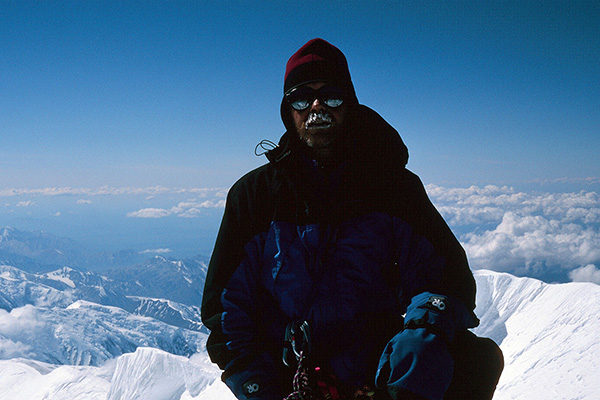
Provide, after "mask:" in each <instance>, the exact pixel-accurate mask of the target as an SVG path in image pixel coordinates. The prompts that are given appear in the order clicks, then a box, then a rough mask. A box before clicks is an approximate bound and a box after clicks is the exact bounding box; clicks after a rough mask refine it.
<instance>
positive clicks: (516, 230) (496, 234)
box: [427, 185, 600, 283]
mask: <svg viewBox="0 0 600 400" xmlns="http://www.w3.org/2000/svg"><path fill="white" fill-rule="evenodd" d="M427 190H428V192H429V194H430V196H431V199H432V201H433V202H434V203H435V204H436V206H437V207H438V209H439V211H440V213H441V214H442V215H443V216H444V217H445V218H446V220H447V221H448V223H449V225H450V226H451V227H452V228H453V230H455V232H462V234H460V235H459V240H460V241H461V242H462V244H463V246H464V247H465V250H466V251H467V254H468V256H469V262H470V264H471V266H472V268H474V269H481V268H488V269H493V270H497V271H506V272H511V273H515V274H517V275H529V276H535V277H541V278H546V279H549V280H551V279H556V278H557V277H561V276H563V277H565V278H566V277H569V278H570V279H571V280H577V281H590V282H596V283H600V278H599V276H598V275H599V274H600V272H598V270H597V268H596V265H600V196H599V195H598V194H597V193H595V192H585V191H581V192H578V193H523V192H517V191H515V190H514V189H513V188H509V187H498V186H486V187H476V186H472V187H469V188H466V189H456V188H443V187H440V186H435V185H429V186H428V187H427Z"/></svg>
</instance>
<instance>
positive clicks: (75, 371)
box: [0, 270, 600, 400]
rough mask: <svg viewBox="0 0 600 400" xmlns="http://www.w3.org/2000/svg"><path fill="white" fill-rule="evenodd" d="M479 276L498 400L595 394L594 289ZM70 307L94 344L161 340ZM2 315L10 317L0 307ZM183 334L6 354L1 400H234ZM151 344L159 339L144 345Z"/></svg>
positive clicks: (131, 324) (127, 319) (141, 321)
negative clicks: (69, 356) (87, 354)
mask: <svg viewBox="0 0 600 400" xmlns="http://www.w3.org/2000/svg"><path fill="white" fill-rule="evenodd" d="M475 278H476V280H477V285H478V295H477V302H478V308H477V309H476V312H477V314H478V316H479V317H480V319H481V325H480V326H479V327H478V328H477V329H476V330H475V332H476V333H477V334H478V335H480V336H488V337H491V338H492V339H494V340H495V341H496V342H497V343H499V344H500V347H501V348H502V350H503V352H504V357H505V362H506V365H505V369H504V373H503V375H502V377H501V379H500V383H499V386H498V389H497V391H496V395H495V396H494V399H495V400H509V399H527V400H531V399H552V400H561V399H562V400H575V399H578V400H596V399H597V398H598V393H600V383H599V381H598V379H597V371H598V368H599V367H600V357H599V356H600V343H599V342H598V340H597V332H600V286H598V285H595V284H591V283H566V284H546V283H543V282H541V281H538V280H535V279H531V278H517V277H515V276H512V275H509V274H504V273H496V272H491V271H483V270H481V271H476V272H475ZM32 310H35V311H36V312H38V313H43V312H44V311H43V308H36V307H34V306H31V305H30V306H27V307H20V308H17V309H15V310H13V311H12V312H11V314H12V313H15V312H17V313H18V312H21V313H25V312H31V311H32ZM76 311H78V312H81V314H79V315H78V317H77V318H82V319H83V321H82V323H81V327H80V328H83V327H84V326H90V325H92V324H93V323H95V324H96V325H98V326H100V325H104V328H105V329H104V330H102V331H97V332H96V333H97V335H96V336H95V337H94V338H93V339H92V342H93V343H98V342H99V341H101V340H103V338H104V339H108V338H110V337H114V336H115V335H124V336H126V337H135V336H136V335H141V337H150V336H153V335H157V334H161V332H157V331H152V329H153V328H152V326H153V325H152V322H151V321H154V323H158V324H160V322H158V321H156V320H153V319H151V318H147V317H139V316H134V315H130V314H129V315H127V314H126V312H125V311H124V310H121V309H118V308H115V307H112V308H111V307H107V306H100V305H97V304H93V303H89V302H85V301H78V302H76V303H74V304H73V305H72V306H70V307H68V309H66V310H65V311H64V312H76ZM0 313H5V314H8V313H7V312H6V311H3V310H0ZM86 314H88V315H89V316H88V317H86V316H85V315H86ZM111 315H113V316H114V318H111V317H110V316H111ZM0 317H2V316H0ZM4 317H6V315H4ZM70 318H73V317H72V316H71V317H70ZM94 318H96V319H95V320H94ZM70 320H71V319H70ZM34 321H35V320H34ZM71 321H72V320H71ZM107 321H108V322H107ZM0 322H2V320H1V319H0ZM72 323H74V322H72ZM145 324H150V327H148V329H146V328H144V326H148V325H145ZM1 325H2V324H1V323H0V326H1ZM163 325H165V324H163ZM154 327H155V328H156V327H158V325H154ZM64 328H65V329H66V328H69V326H68V325H67V326H65V327H64ZM70 328H73V327H72V326H71V327H70ZM171 328H172V329H177V328H175V327H171ZM160 329H162V327H161V328H160ZM180 330H181V329H180ZM181 331H187V332H193V333H194V334H197V335H200V336H199V337H198V338H199V340H200V343H198V347H197V348H196V349H195V350H194V354H193V355H191V356H190V354H188V356H189V357H184V356H181V355H173V354H170V353H169V352H166V351H164V350H160V349H157V348H149V347H145V346H141V347H137V349H135V351H134V350H133V349H132V350H131V351H132V352H130V353H127V354H122V355H115V356H114V358H108V359H107V361H106V362H105V363H103V364H99V366H93V365H90V366H72V365H56V363H44V362H41V361H34V360H32V359H31V357H24V356H22V355H21V356H19V355H17V356H14V357H6V355H4V356H3V357H0V358H4V359H5V360H3V361H0V371H2V374H0V387H2V388H3V390H2V391H0V400H9V399H10V400H42V399H44V400H46V399H61V400H80V399H83V400H88V399H89V400H96V399H98V400H99V399H102V400H117V399H128V400H138V399H139V400H142V399H144V400H234V397H233V395H232V394H231V393H230V392H229V389H228V388H227V387H226V386H225V384H224V383H222V382H221V380H220V378H219V377H220V371H219V370H218V368H217V367H216V366H215V365H213V364H211V363H210V361H209V359H208V356H207V354H206V352H205V350H204V346H203V342H202V340H204V339H205V335H204V334H202V333H200V332H194V331H189V330H185V329H183V330H181ZM136 332H137V333H136ZM82 335H83V336H82V337H85V334H82ZM111 335H112V336H111ZM144 335H147V336H144ZM4 338H5V337H4ZM37 338H38V337H36V339H37ZM2 340H3V336H2V333H0V353H1V352H2V350H3V349H6V348H8V347H9V346H8V345H7V344H6V342H2ZM46 345H48V346H49V345H52V346H55V345H57V343H53V344H49V343H47V344H46ZM148 346H151V347H155V346H157V343H152V342H150V341H149V342H148ZM30 350H31V351H32V353H33V354H35V353H36V352H37V351H39V349H37V350H36V349H35V348H34V347H32V348H31V349H30ZM169 351H170V350H169ZM15 357H16V358H15ZM19 357H20V358H19ZM90 364H91V363H90Z"/></svg>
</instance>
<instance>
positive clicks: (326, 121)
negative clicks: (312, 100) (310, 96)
mask: <svg viewBox="0 0 600 400" xmlns="http://www.w3.org/2000/svg"><path fill="white" fill-rule="evenodd" d="M332 123H333V117H332V116H331V114H329V113H327V112H325V111H319V112H318V113H315V112H311V113H310V114H308V118H307V119H306V123H305V124H304V126H305V127H306V129H327V128H331V126H332Z"/></svg>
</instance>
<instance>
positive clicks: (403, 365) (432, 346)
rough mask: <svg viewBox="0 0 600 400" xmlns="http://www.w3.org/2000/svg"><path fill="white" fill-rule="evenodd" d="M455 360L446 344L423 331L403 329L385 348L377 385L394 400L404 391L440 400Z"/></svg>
mask: <svg viewBox="0 0 600 400" xmlns="http://www.w3.org/2000/svg"><path fill="white" fill-rule="evenodd" d="M453 372H454V361H453V360H452V357H451V356H450V353H449V352H448V348H447V346H446V343H445V342H444V340H443V339H442V338H440V337H439V336H438V335H435V334H433V333H430V332H428V331H427V330H426V329H425V328H418V329H405V330H404V331H402V332H400V333H398V334H397V335H396V336H394V338H393V339H392V340H391V341H390V342H389V343H388V345H387V346H386V348H385V350H384V352H383V355H382V356H381V359H380V361H379V367H378V369H377V376H376V383H377V387H379V388H387V390H388V393H389V394H390V396H392V399H394V400H400V399H404V398H405V397H403V393H404V391H408V392H409V393H414V394H417V395H419V396H422V397H424V398H425V399H428V400H441V399H442V397H444V393H445V392H446V390H447V389H448V386H450V381H451V380H452V373H453Z"/></svg>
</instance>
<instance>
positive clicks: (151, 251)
mask: <svg viewBox="0 0 600 400" xmlns="http://www.w3.org/2000/svg"><path fill="white" fill-rule="evenodd" d="M172 252H173V250H171V249H164V248H163V249H147V250H143V251H140V254H167V253H172Z"/></svg>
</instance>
